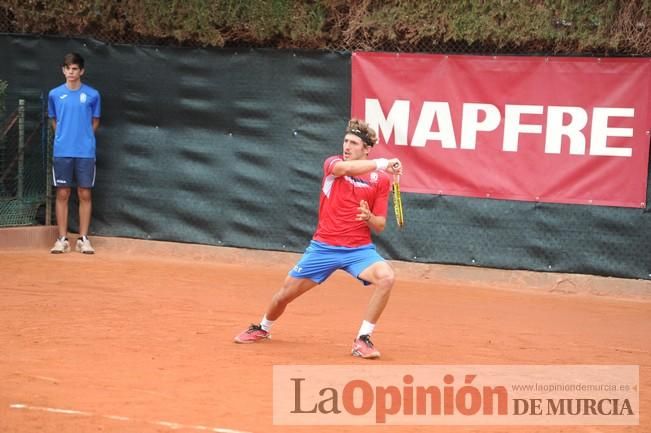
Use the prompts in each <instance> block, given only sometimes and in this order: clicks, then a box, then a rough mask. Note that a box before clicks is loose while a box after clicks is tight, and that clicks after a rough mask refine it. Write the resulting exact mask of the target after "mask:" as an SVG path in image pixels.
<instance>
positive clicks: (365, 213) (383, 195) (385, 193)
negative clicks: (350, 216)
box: [357, 175, 391, 233]
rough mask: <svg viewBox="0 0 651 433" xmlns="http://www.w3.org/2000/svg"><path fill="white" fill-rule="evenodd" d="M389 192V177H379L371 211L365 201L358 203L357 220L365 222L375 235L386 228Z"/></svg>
mask: <svg viewBox="0 0 651 433" xmlns="http://www.w3.org/2000/svg"><path fill="white" fill-rule="evenodd" d="M390 190H391V182H390V181H389V177H388V176H386V175H383V176H380V182H379V184H378V189H377V196H376V197H375V200H373V209H371V208H370V207H369V205H368V202H366V201H365V200H362V201H360V203H359V208H358V210H359V213H358V215H357V219H358V220H363V221H366V224H368V226H369V228H370V229H371V230H373V231H374V232H375V233H382V231H384V228H385V227H386V224H387V209H388V207H389V191H390Z"/></svg>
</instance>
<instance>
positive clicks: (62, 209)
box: [50, 158, 73, 254]
mask: <svg viewBox="0 0 651 433" xmlns="http://www.w3.org/2000/svg"><path fill="white" fill-rule="evenodd" d="M72 178H73V165H72V158H54V160H53V161H52V181H53V184H54V187H55V188H56V201H55V205H54V209H55V214H56V218H57V228H58V237H57V240H56V242H55V243H54V246H53V247H52V249H51V250H50V252H51V253H53V254H60V253H67V252H68V251H70V243H69V242H68V238H67V236H68V200H69V199H70V185H71V184H72Z"/></svg>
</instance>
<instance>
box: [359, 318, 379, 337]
mask: <svg viewBox="0 0 651 433" xmlns="http://www.w3.org/2000/svg"><path fill="white" fill-rule="evenodd" d="M374 329H375V323H371V322H367V321H366V320H364V321H363V322H362V326H360V328H359V332H358V333H357V338H359V336H360V335H371V334H372V333H373V330H374Z"/></svg>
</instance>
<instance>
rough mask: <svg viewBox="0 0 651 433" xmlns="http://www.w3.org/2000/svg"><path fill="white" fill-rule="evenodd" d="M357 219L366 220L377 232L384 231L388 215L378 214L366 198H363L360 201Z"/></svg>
mask: <svg viewBox="0 0 651 433" xmlns="http://www.w3.org/2000/svg"><path fill="white" fill-rule="evenodd" d="M357 210H358V214H357V220H358V221H366V224H367V225H368V226H369V228H370V229H371V230H373V232H375V233H382V232H383V231H384V227H385V226H386V224H387V218H386V216H382V215H376V214H374V213H373V211H371V209H370V208H369V206H368V202H367V201H366V200H361V201H360V202H359V207H358V208H357Z"/></svg>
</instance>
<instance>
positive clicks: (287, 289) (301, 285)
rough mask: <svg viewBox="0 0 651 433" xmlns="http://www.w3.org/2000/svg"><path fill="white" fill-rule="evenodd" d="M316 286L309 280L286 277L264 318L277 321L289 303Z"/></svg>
mask: <svg viewBox="0 0 651 433" xmlns="http://www.w3.org/2000/svg"><path fill="white" fill-rule="evenodd" d="M316 285H317V283H316V282H315V281H312V280H310V279H307V278H295V277H292V276H291V275H288V276H287V278H285V282H284V283H283V286H282V287H281V288H280V290H278V291H277V292H276V293H274V295H273V296H272V298H271V303H270V304H269V307H268V308H267V312H266V313H265V318H266V319H267V320H270V321H272V322H273V321H275V320H277V319H278V318H279V317H280V316H281V315H282V314H283V312H285V308H287V305H288V304H289V303H290V302H292V301H293V300H294V299H296V298H298V297H299V296H301V295H302V294H303V293H305V292H307V291H308V290H310V289H311V288H313V287H314V286H316Z"/></svg>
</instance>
